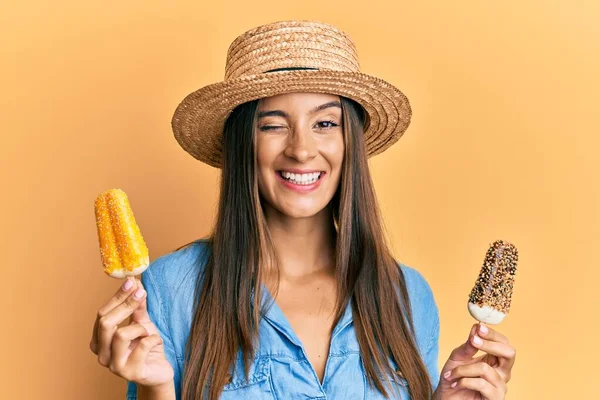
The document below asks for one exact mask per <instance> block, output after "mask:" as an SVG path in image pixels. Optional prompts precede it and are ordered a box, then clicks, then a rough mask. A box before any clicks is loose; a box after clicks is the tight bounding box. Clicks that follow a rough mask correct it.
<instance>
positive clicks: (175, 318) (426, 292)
mask: <svg viewBox="0 0 600 400" xmlns="http://www.w3.org/2000/svg"><path fill="white" fill-rule="evenodd" d="M207 252H208V246H207V244H206V241H196V242H194V243H193V244H191V245H190V246H187V247H184V248H182V249H179V250H177V251H174V252H172V253H169V254H166V255H163V256H162V257H159V258H157V259H156V260H154V261H153V262H152V263H150V266H149V267H148V269H147V270H146V271H145V272H144V273H143V274H142V278H141V279H142V283H143V284H144V287H145V289H146V291H147V306H148V313H149V315H150V318H151V319H152V321H153V322H154V324H155V325H156V327H157V328H158V330H159V332H160V335H161V337H162V339H163V343H164V348H165V353H166V357H167V360H168V361H169V362H170V363H171V365H172V366H173V370H174V372H175V377H174V381H175V382H174V383H175V390H176V397H177V399H178V400H179V399H181V384H182V374H183V370H184V355H185V346H186V342H187V339H188V336H189V333H190V329H191V323H192V319H193V315H192V306H193V293H194V288H195V285H196V280H197V279H198V272H199V271H198V266H199V264H201V265H204V263H205V262H206V255H207ZM201 257H202V258H201ZM399 265H400V267H401V268H402V271H403V272H404V276H405V280H406V285H407V289H408V294H409V299H410V302H411V307H412V312H413V322H414V327H415V332H416V342H417V346H418V349H419V352H420V355H421V357H422V359H423V362H424V363H425V366H426V367H427V371H428V373H429V379H430V381H431V383H432V385H433V388H434V390H435V388H436V387H437V384H438V379H439V373H438V352H439V344H438V340H439V326H440V325H439V315H438V308H437V305H436V303H435V300H434V297H433V293H432V292H431V289H430V287H429V285H428V283H427V281H426V280H425V279H424V278H423V276H422V275H421V274H420V273H419V272H418V271H417V270H415V269H413V268H411V267H408V266H406V265H403V264H399ZM269 300H271V297H270V294H269V293H268V291H267V290H263V299H262V301H263V304H265V302H268V301H269ZM239 356H240V357H238V358H237V359H236V361H235V363H234V366H233V369H232V373H231V380H230V382H229V383H227V384H226V385H225V386H224V388H223V392H222V394H221V397H220V399H222V400H229V399H246V398H252V399H255V400H267V399H269V400H270V399H286V400H287V399H290V400H291V399H323V400H324V399H344V400H351V399H384V396H383V395H382V394H381V393H380V392H378V391H377V389H376V388H375V387H374V386H373V387H372V386H371V385H369V383H368V380H367V374H366V372H365V369H364V365H363V363H362V360H361V356H360V349H359V344H358V340H357V338H356V332H355V330H354V325H353V324H352V307H351V305H350V302H348V304H347V306H346V308H345V311H344V314H343V316H342V318H340V320H339V322H338V323H337V325H336V326H335V327H334V329H333V332H332V335H331V342H330V349H329V356H328V358H327V363H326V368H325V373H324V377H323V382H322V383H321V382H320V381H319V379H318V377H317V375H316V373H315V371H314V369H313V368H312V366H311V364H310V362H309V361H308V357H307V355H306V352H305V351H304V348H303V346H302V343H301V342H300V340H299V339H298V337H297V336H296V334H295V333H294V331H293V330H292V328H291V326H290V324H289V322H288V321H287V319H286V318H285V315H284V314H283V313H282V311H281V309H280V308H279V307H278V306H277V303H275V302H272V303H271V307H270V308H268V311H267V313H266V314H265V316H264V317H263V318H261V320H260V323H259V343H258V347H257V349H256V353H255V356H254V357H255V358H254V361H253V362H251V365H250V371H249V375H248V377H246V375H245V373H244V367H243V361H242V358H241V352H240V353H239ZM392 366H393V367H394V368H395V366H394V365H392ZM382 378H383V379H385V380H389V381H390V384H391V385H392V387H393V388H394V389H398V391H397V392H396V393H400V394H401V396H402V397H401V398H402V399H409V398H410V397H409V395H408V390H407V387H406V381H405V380H404V379H403V378H401V377H398V376H396V377H395V378H396V379H394V377H386V376H382ZM398 378H399V379H398ZM398 396H399V395H398V394H395V395H394V394H392V393H391V398H399V397H398ZM127 400H137V387H136V385H135V383H133V382H127Z"/></svg>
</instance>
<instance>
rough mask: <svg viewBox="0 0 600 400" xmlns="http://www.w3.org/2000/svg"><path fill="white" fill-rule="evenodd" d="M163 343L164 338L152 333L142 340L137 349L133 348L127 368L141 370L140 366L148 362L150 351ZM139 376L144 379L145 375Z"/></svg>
mask: <svg viewBox="0 0 600 400" xmlns="http://www.w3.org/2000/svg"><path fill="white" fill-rule="evenodd" d="M161 344H163V340H162V338H161V337H160V335H158V334H154V335H150V336H147V337H145V338H143V339H142V340H140V342H139V343H138V345H137V346H136V347H135V349H133V351H132V352H131V355H130V356H129V358H128V359H127V363H126V366H127V368H128V369H131V370H134V371H139V370H141V368H140V366H141V365H142V364H144V363H145V362H146V358H148V353H150V350H152V349H153V348H154V347H155V346H159V345H161ZM137 378H138V379H143V378H144V377H137Z"/></svg>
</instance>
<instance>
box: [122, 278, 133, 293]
mask: <svg viewBox="0 0 600 400" xmlns="http://www.w3.org/2000/svg"><path fill="white" fill-rule="evenodd" d="M132 286H133V282H131V279H129V278H127V280H126V281H125V283H124V284H123V286H122V287H123V290H124V291H128V290H129V289H131V287H132Z"/></svg>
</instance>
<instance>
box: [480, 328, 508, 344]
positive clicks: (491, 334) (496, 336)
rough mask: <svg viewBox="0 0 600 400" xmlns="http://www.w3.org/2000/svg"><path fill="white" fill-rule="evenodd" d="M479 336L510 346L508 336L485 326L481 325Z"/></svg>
mask: <svg viewBox="0 0 600 400" xmlns="http://www.w3.org/2000/svg"><path fill="white" fill-rule="evenodd" d="M477 334H478V335H479V336H481V337H483V338H485V339H487V340H491V341H492V342H500V343H506V344H508V338H507V337H506V336H504V335H503V334H501V333H500V332H498V331H495V330H494V329H492V328H490V327H489V326H486V325H484V324H479V327H478V331H477Z"/></svg>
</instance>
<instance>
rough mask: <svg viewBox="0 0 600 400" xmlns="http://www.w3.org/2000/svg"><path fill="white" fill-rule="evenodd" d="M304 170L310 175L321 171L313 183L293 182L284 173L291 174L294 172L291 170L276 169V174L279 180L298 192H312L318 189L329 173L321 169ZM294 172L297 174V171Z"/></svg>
mask: <svg viewBox="0 0 600 400" xmlns="http://www.w3.org/2000/svg"><path fill="white" fill-rule="evenodd" d="M302 172H303V173H305V174H308V175H310V173H319V176H318V179H317V180H316V181H315V182H312V183H295V182H292V181H290V180H288V179H286V178H284V176H283V174H286V175H289V174H292V173H293V172H291V171H290V170H283V171H282V170H279V171H275V176H276V177H277V179H278V180H279V182H281V184H282V185H283V186H284V187H285V188H287V189H291V190H293V191H294V192H297V193H310V192H312V191H314V190H316V189H317V188H318V187H319V186H320V185H321V182H322V181H323V179H324V178H325V176H326V175H327V173H326V172H324V171H319V170H313V171H302ZM293 174H294V175H296V173H293ZM298 175H300V174H298Z"/></svg>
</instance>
